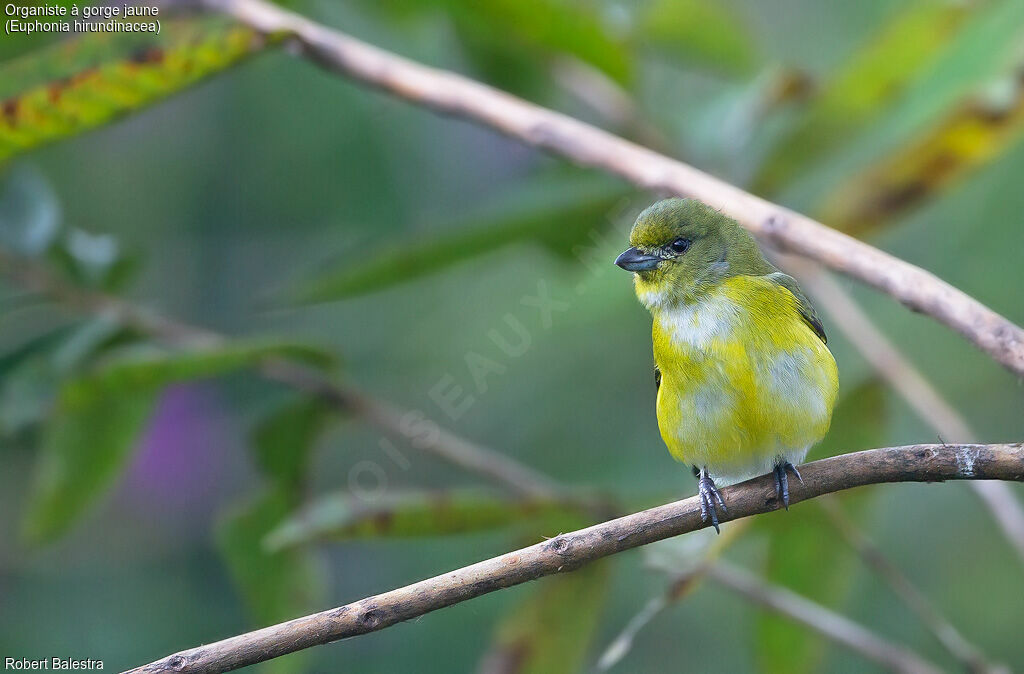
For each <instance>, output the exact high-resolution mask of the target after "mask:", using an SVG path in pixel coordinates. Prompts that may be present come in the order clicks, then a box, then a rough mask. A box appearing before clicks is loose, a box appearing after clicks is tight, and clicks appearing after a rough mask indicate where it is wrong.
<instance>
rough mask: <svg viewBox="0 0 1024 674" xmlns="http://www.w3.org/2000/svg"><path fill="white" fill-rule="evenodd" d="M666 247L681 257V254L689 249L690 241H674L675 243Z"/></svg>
mask: <svg viewBox="0 0 1024 674" xmlns="http://www.w3.org/2000/svg"><path fill="white" fill-rule="evenodd" d="M668 247H669V248H670V249H671V250H672V252H673V253H678V254H680V255H682V254H683V253H685V252H686V251H687V250H689V249H690V240H689V239H676V240H675V241H673V242H672V243H670V244H669V246H668Z"/></svg>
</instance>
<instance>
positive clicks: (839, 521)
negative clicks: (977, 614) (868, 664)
mask: <svg viewBox="0 0 1024 674" xmlns="http://www.w3.org/2000/svg"><path fill="white" fill-rule="evenodd" d="M818 504H819V505H820V506H821V508H822V510H824V511H825V514H826V515H827V516H828V517H829V519H830V520H831V521H832V523H833V524H834V525H835V527H836V529H838V530H839V533H840V534H841V535H842V537H843V538H844V539H846V542H847V543H848V544H849V545H850V547H852V548H853V549H854V550H856V551H857V554H858V555H859V556H860V558H861V559H862V560H864V562H865V563H866V564H867V565H868V566H869V567H871V569H872V570H873V571H874V572H875V573H876V574H878V575H879V576H881V577H882V578H883V579H884V580H885V582H886V583H887V584H888V585H889V587H890V588H892V590H893V592H895V593H896V595H897V596H898V597H899V598H900V599H901V600H902V601H903V604H904V605H905V606H907V607H908V608H909V609H910V610H911V611H913V612H914V614H915V615H917V617H918V619H920V621H921V622H922V623H924V625H925V627H927V628H928V630H929V631H930V632H931V633H932V635H933V636H934V637H935V639H936V640H937V641H938V642H939V643H940V644H942V647H943V648H945V649H946V651H948V652H949V654H950V655H951V656H953V657H954V658H956V660H957V661H958V662H959V663H960V664H961V665H962V666H963V668H964V671H966V672H974V673H976V674H983V673H986V672H987V673H989V674H1009V669H1007V668H1006V666H1005V665H997V664H992V663H989V662H987V661H986V660H985V656H984V655H983V654H982V653H981V651H979V650H978V649H977V648H975V646H974V644H972V643H971V642H969V641H967V639H965V638H964V636H963V635H962V634H960V631H959V630H958V629H957V628H956V627H954V626H953V624H952V623H951V622H949V621H948V620H946V618H945V617H944V616H943V615H942V614H941V613H939V611H938V609H936V608H935V606H934V605H933V604H932V603H931V601H929V600H928V597H926V596H924V594H922V593H921V591H920V590H919V589H917V586H915V585H914V583H913V582H911V580H910V578H908V577H907V576H906V574H904V573H903V572H902V571H900V569H899V567H897V566H896V565H895V564H893V563H892V562H890V561H889V560H888V558H886V556H885V555H884V554H882V551H881V550H880V549H879V548H878V546H877V545H875V542H874V541H872V540H871V539H870V538H868V537H867V535H866V534H865V533H864V532H863V531H861V530H860V529H858V528H857V525H855V524H854V523H853V521H851V520H850V518H849V517H848V516H847V515H846V513H844V512H843V507H842V506H841V505H839V503H838V500H837V499H835V498H833V497H831V496H826V497H824V498H821V499H819V500H818Z"/></svg>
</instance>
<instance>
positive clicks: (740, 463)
mask: <svg viewBox="0 0 1024 674" xmlns="http://www.w3.org/2000/svg"><path fill="white" fill-rule="evenodd" d="M653 337H654V358H655V363H656V364H657V365H658V367H659V369H660V370H661V386H660V388H659V390H658V425H659V428H660V430H661V435H662V438H664V440H665V444H666V445H668V448H669V451H670V452H671V453H672V455H673V456H674V457H675V458H676V459H678V460H680V461H685V462H687V463H692V464H695V465H698V466H705V465H706V466H708V468H709V469H710V470H711V472H712V474H715V475H720V476H723V477H725V478H727V479H729V478H743V477H749V476H751V475H756V474H760V473H764V472H767V471H768V470H770V468H771V466H772V465H773V463H774V462H775V460H776V459H777V458H778V457H782V458H784V459H785V460H788V461H791V462H792V463H798V462H799V461H801V460H802V459H803V457H804V455H805V454H806V452H807V449H808V448H809V447H810V446H811V445H812V444H814V443H815V442H817V441H818V440H820V439H821V438H822V437H823V436H824V435H825V433H826V432H827V431H828V427H829V422H830V420H831V417H832V407H833V405H834V404H835V398H836V393H837V390H838V384H839V378H838V372H837V370H836V364H835V360H834V359H833V358H832V354H831V353H830V352H829V350H828V348H827V347H826V346H825V344H824V343H823V342H822V341H821V340H820V339H819V338H818V336H817V335H816V334H815V333H814V331H813V330H812V329H811V328H810V327H809V326H808V325H807V324H806V323H805V322H804V320H803V318H802V317H801V316H800V313H799V310H798V305H797V301H796V298H795V297H794V296H793V295H792V294H791V293H790V292H789V291H788V290H786V289H785V288H783V287H781V286H779V285H776V284H774V283H772V282H770V281H768V280H765V279H763V278H761V277H752V276H739V277H734V278H731V279H727V280H725V281H723V282H722V283H721V284H720V285H719V286H718V287H717V288H716V289H714V290H713V291H711V292H710V293H709V294H708V295H706V296H705V297H703V298H702V299H701V300H700V301H697V302H693V303H689V304H682V305H676V306H671V307H670V306H664V307H661V308H659V309H657V310H655V311H654V328H653Z"/></svg>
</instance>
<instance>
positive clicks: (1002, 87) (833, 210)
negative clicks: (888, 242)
mask: <svg viewBox="0 0 1024 674" xmlns="http://www.w3.org/2000/svg"><path fill="white" fill-rule="evenodd" d="M993 91H998V92H999V96H998V97H996V96H994V95H993ZM1022 134H1024V62H1022V63H1021V64H1020V65H1018V66H1017V68H1016V69H1015V71H1013V72H1010V73H1007V74H1006V75H1005V76H1004V77H1003V78H1002V80H1001V81H999V82H996V83H994V84H988V85H986V86H985V87H984V90H983V91H979V92H978V93H976V94H975V95H973V96H971V97H969V98H968V99H967V100H965V101H963V102H962V103H960V104H959V105H956V106H955V107H954V108H953V109H951V110H950V111H948V112H947V113H946V114H945V115H944V116H943V117H942V118H941V119H940V120H938V121H937V122H936V123H934V124H933V125H931V126H930V127H929V128H927V129H925V130H924V131H923V132H921V133H920V134H919V135H917V136H916V137H913V138H911V139H910V140H909V141H908V142H907V143H904V144H902V145H900V146H898V147H896V148H894V149H893V150H892V151H891V152H889V153H888V154H886V155H885V156H884V157H882V158H880V159H879V160H878V161H876V162H874V163H872V164H871V165H869V166H868V167H866V168H865V169H864V170H862V171H861V172H860V173H858V174H857V175H855V176H853V177H852V178H851V179H849V180H847V181H845V182H844V183H843V185H842V187H841V188H840V189H839V190H838V191H837V192H835V193H834V194H833V195H832V196H830V197H829V199H828V200H827V201H826V203H825V205H824V206H823V207H822V209H821V217H822V219H823V220H824V221H825V222H828V223H829V224H830V225H832V226H833V227H837V228H839V229H842V230H844V231H848V232H855V233H857V232H863V231H864V230H865V229H868V228H870V227H873V226H877V225H879V224H881V223H883V222H885V221H886V220H889V219H891V218H894V217H896V216H898V215H900V214H901V213H904V212H906V211H907V210H909V209H911V208H913V207H914V206H916V205H918V204H920V203H922V202H923V201H925V200H927V199H928V198H930V197H932V196H934V195H936V194H939V193H941V192H943V191H944V190H946V189H948V188H949V187H950V186H951V185H953V184H954V183H956V182H957V181H959V180H960V179H962V178H963V177H965V176H966V175H968V174H969V173H971V172H972V171H974V170H975V169H977V168H979V167H981V166H983V165H985V164H987V163H989V162H991V161H993V160H994V159H996V158H997V157H1000V156H1002V155H1003V154H1005V153H1006V152H1007V151H1008V150H1010V149H1011V148H1012V147H1014V145H1015V144H1016V143H1017V142H1018V141H1019V140H1020V138H1021V136H1022Z"/></svg>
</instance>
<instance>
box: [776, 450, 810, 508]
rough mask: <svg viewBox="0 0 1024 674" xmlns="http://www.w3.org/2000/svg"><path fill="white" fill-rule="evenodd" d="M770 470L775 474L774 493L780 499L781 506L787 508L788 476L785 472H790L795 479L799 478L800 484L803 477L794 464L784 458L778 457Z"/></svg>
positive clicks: (802, 481)
mask: <svg viewBox="0 0 1024 674" xmlns="http://www.w3.org/2000/svg"><path fill="white" fill-rule="evenodd" d="M772 472H773V473H774V475H775V493H776V494H777V495H778V497H779V500H780V501H782V507H783V508H785V509H786V510H789V476H788V475H787V473H789V472H792V473H793V475H795V476H796V479H798V480H800V484H803V483H804V479H803V478H802V477H800V471H799V470H797V469H796V466H794V465H793V464H791V463H790V462H789V461H786V460H785V459H779V461H778V462H777V463H776V464H775V470H774V471H772Z"/></svg>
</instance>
